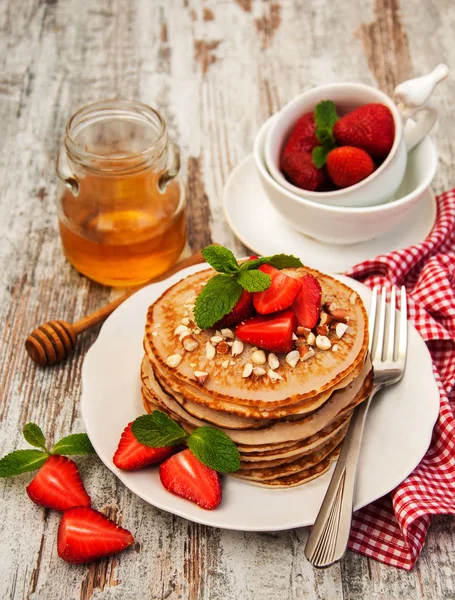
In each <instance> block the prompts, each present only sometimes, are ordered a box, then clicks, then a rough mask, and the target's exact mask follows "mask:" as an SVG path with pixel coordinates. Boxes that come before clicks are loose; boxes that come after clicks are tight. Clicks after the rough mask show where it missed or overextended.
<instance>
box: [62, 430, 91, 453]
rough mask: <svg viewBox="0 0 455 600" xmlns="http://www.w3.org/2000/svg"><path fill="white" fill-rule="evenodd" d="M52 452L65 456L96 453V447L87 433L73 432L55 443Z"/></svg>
mask: <svg viewBox="0 0 455 600" xmlns="http://www.w3.org/2000/svg"><path fill="white" fill-rule="evenodd" d="M52 454H62V455H64V456H72V455H75V454H95V449H94V447H93V446H92V443H91V442H90V440H89V439H88V435H87V434H86V433H72V434H71V435H67V436H66V437H64V438H62V439H61V440H60V441H59V442H57V443H56V444H55V445H54V447H53V448H52Z"/></svg>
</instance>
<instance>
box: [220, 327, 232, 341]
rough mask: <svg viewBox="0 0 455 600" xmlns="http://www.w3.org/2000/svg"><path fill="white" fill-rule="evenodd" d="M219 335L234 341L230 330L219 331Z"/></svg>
mask: <svg viewBox="0 0 455 600" xmlns="http://www.w3.org/2000/svg"><path fill="white" fill-rule="evenodd" d="M221 335H222V336H223V337H225V338H231V339H234V332H233V331H232V329H228V328H226V329H222V330H221Z"/></svg>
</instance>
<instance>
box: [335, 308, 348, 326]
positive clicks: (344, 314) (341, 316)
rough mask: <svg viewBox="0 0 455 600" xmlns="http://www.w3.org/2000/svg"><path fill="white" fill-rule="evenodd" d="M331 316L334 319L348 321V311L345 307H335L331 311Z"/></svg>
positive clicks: (342, 321)
mask: <svg viewBox="0 0 455 600" xmlns="http://www.w3.org/2000/svg"><path fill="white" fill-rule="evenodd" d="M332 317H333V319H334V320H335V321H339V322H341V323H347V322H348V321H349V312H348V311H347V310H346V309H345V308H337V309H336V310H333V311H332Z"/></svg>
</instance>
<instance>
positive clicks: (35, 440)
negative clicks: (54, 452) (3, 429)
mask: <svg viewBox="0 0 455 600" xmlns="http://www.w3.org/2000/svg"><path fill="white" fill-rule="evenodd" d="M22 433H23V434H24V438H25V439H26V440H27V442H28V443H29V444H30V445H31V446H35V448H41V449H42V450H44V451H45V452H47V449H46V438H45V437H44V433H43V432H42V431H41V428H40V427H38V425H36V424H35V423H27V425H26V426H25V427H24V429H23V430H22Z"/></svg>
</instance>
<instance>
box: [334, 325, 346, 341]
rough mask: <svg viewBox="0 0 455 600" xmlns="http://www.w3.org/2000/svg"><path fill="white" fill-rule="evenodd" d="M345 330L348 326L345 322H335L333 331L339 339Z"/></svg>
mask: <svg viewBox="0 0 455 600" xmlns="http://www.w3.org/2000/svg"><path fill="white" fill-rule="evenodd" d="M347 330H348V326H347V325H346V323H337V325H336V327H335V333H336V335H337V338H338V339H341V338H342V337H343V336H344V334H345V333H346V331H347Z"/></svg>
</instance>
